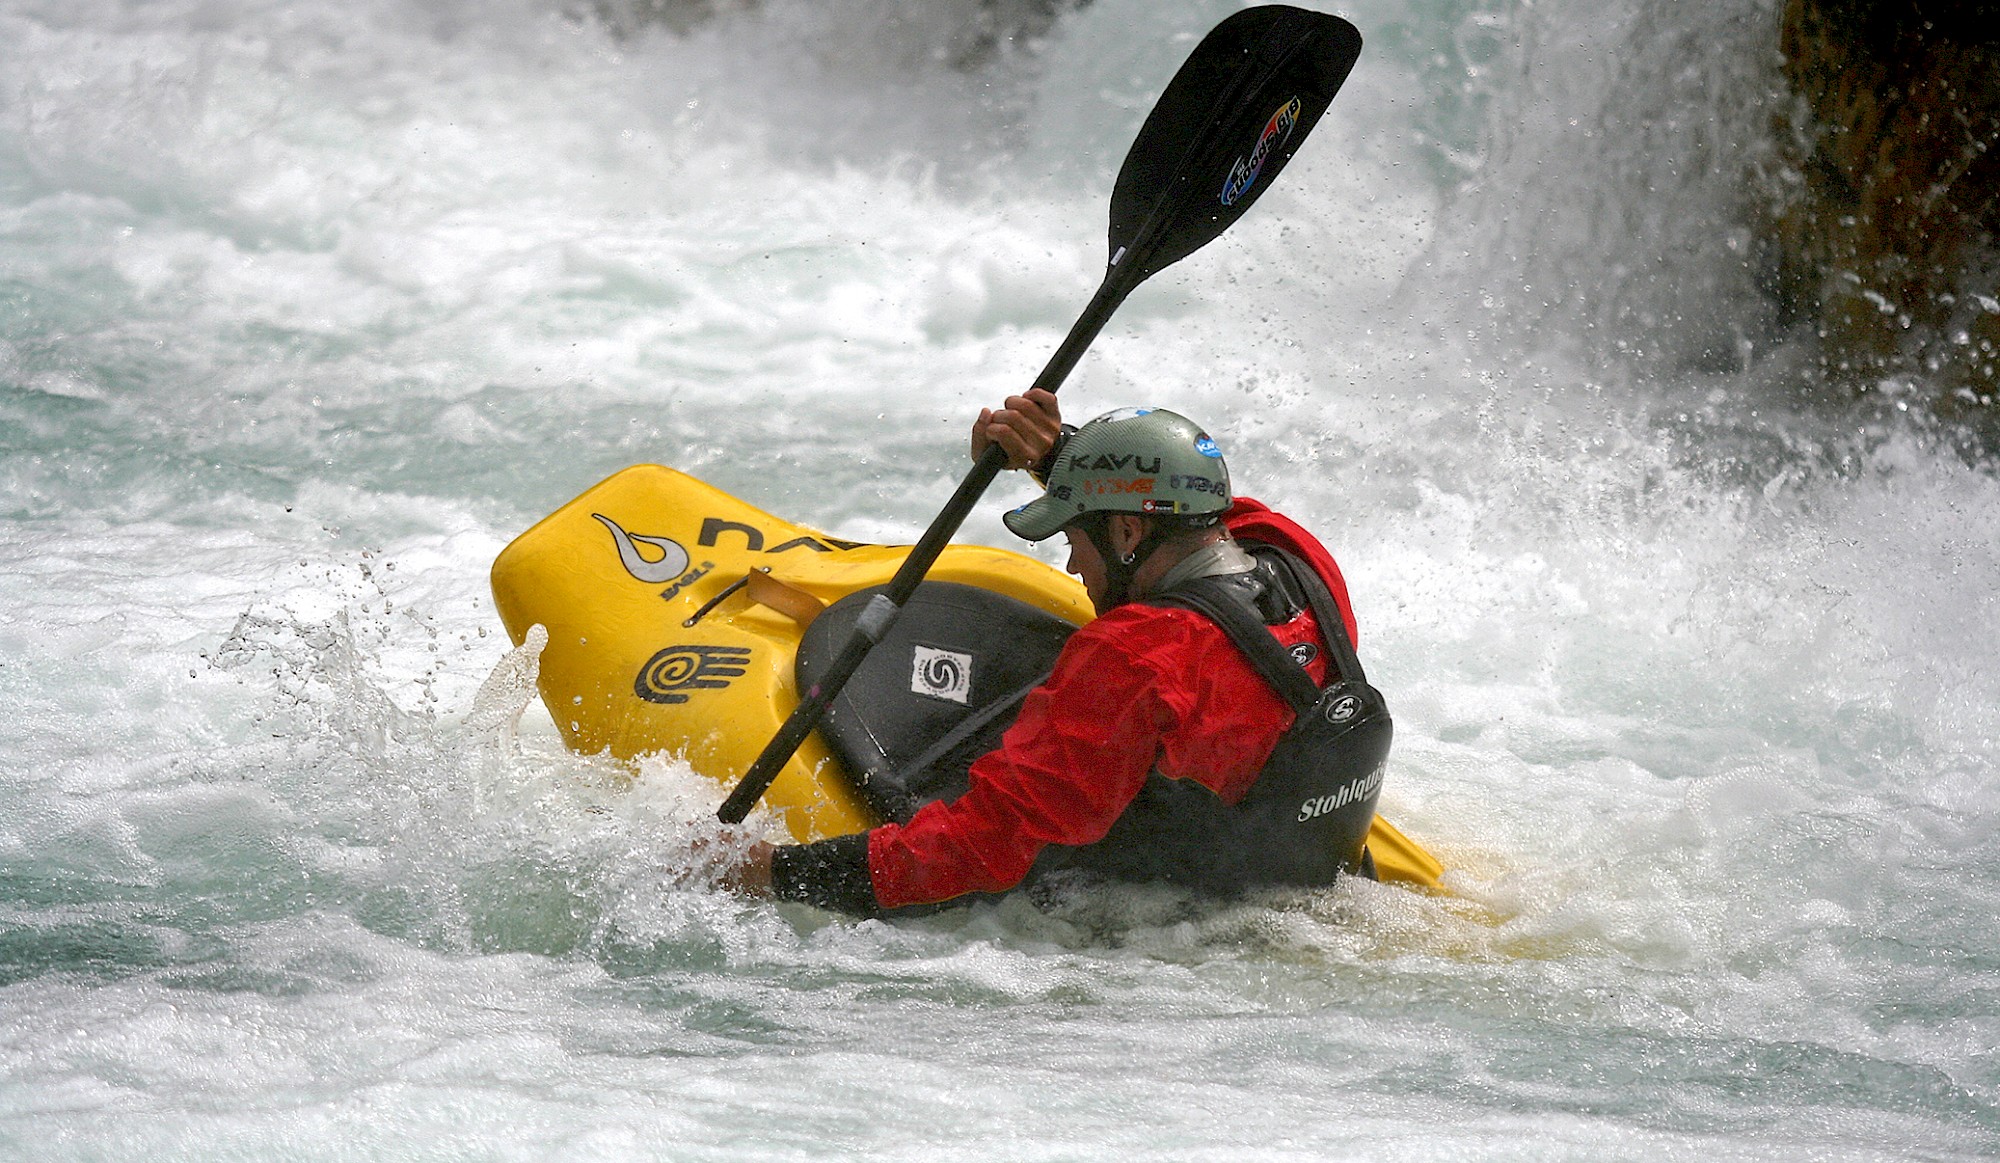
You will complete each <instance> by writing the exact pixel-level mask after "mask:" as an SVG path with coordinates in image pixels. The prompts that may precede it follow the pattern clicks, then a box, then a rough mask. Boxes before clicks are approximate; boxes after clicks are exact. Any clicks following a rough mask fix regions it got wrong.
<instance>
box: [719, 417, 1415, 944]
mask: <svg viewBox="0 0 2000 1163" xmlns="http://www.w3.org/2000/svg"><path fill="white" fill-rule="evenodd" d="M993 444H998V445H999V446H1000V447H1001V448H1002V449H1003V450H1004V451H1005V452H1006V454H1007V456H1008V463H1009V466H1010V467H1013V468H1027V469H1031V471H1033V472H1034V473H1035V475H1036V476H1037V478H1038V479H1039V480H1042V481H1043V483H1044V486H1045V491H1044V493H1043V495H1042V496H1041V497H1040V498H1038V499H1037V500H1035V501H1033V502H1031V503H1030V504H1027V505H1024V506H1022V507H1021V508H1019V509H1017V510H1015V511H1013V512H1011V513H1009V514H1007V515H1006V518H1005V520H1006V523H1007V526H1008V528H1010V529H1011V530H1013V531H1014V532H1015V533H1017V534H1019V535H1020V536H1022V537H1024V538H1026V539H1028V540H1031V541H1040V540H1044V539H1046V538H1048V537H1052V536H1054V535H1055V534H1057V533H1059V532H1060V533H1061V534H1063V535H1064V537H1066V538H1067V540H1068V542H1069V561H1068V565H1067V568H1068V570H1069V572H1070V573H1072V574H1075V575H1077V576H1078V577H1079V578H1080V579H1081V580H1082V581H1083V584H1084V588H1085V590H1086V591H1087V592H1088V594H1089V596H1090V599H1091V602H1092V604H1093V605H1094V606H1095V607H1096V609H1097V612H1098V617H1097V619H1096V620H1094V621H1092V622H1091V623H1090V624H1088V625H1086V626H1084V627H1082V628H1081V629H1079V630H1078V631H1077V632H1076V633H1075V634H1073V635H1071V637H1070V638H1069V639H1068V641H1067V643H1066V644H1065V645H1064V647H1063V649H1062V652H1061V654H1060V655H1059V656H1058V658H1057V660H1056V664H1055V669H1054V671H1053V672H1052V673H1051V674H1050V676H1049V678H1048V680H1047V681H1046V682H1045V683H1044V684H1043V685H1041V686H1040V687H1038V688H1036V689H1035V690H1034V691H1033V692H1032V693H1031V694H1029V695H1028V696H1027V698H1026V700H1025V701H1024V702H1023V703H1022V706H1021V711H1020V714H1019V716H1018V718H1016V720H1015V722H1014V724H1013V726H1012V727H1010V728H1009V729H1008V731H1007V732H1006V734H1005V735H1004V736H1003V738H1002V740H1001V744H1000V746H999V747H998V748H997V749H996V750H994V751H992V752H990V753H988V754H987V755H985V756H983V757H981V758H980V759H978V760H977V761H975V762H974V763H973V765H972V768H971V771H970V773H969V774H970V786H969V788H968V790H967V791H966V793H965V794H964V795H962V796H960V797H958V798H957V799H955V800H952V801H950V802H942V801H941V802H936V803H931V804H928V805H926V806H924V807H923V808H921V809H919V810H918V811H917V813H916V814H915V815H914V816H913V817H912V818H911V819H910V820H909V821H908V822H907V823H903V824H894V823H891V824H884V825H882V826H880V827H877V828H875V829H872V830H870V831H868V832H866V833H861V834H858V835H852V836H842V837H837V838H834V839H831V840H822V841H819V842H817V843H812V844H803V845H787V846H782V847H774V846H771V845H768V844H760V845H758V846H756V847H755V848H754V849H753V850H752V851H751V852H750V853H749V854H747V856H746V858H745V861H744V863H743V865H742V866H741V867H740V868H739V869H738V870H737V872H736V874H735V875H734V877H733V878H732V879H733V880H734V882H735V883H737V884H738V885H740V886H741V887H744V888H747V889H749V890H752V891H757V892H766V893H770V894H772V895H775V896H777V897H780V898H782V899H787V900H797V901H805V902H808V903H812V904H817V905H821V906H823V907H828V908H833V909H838V910H841V911H846V912H853V913H862V914H868V913H875V912H879V911H883V910H890V909H896V908H902V907H906V906H911V905H922V904H933V903H937V902H941V901H948V900H951V899H953V898H956V897H960V896H964V895H966V894H968V893H978V892H999V891H1005V890H1007V889H1011V888H1013V887H1015V886H1016V885H1018V884H1020V883H1021V881H1022V880H1023V879H1024V878H1025V877H1026V876H1027V875H1028V874H1029V872H1030V871H1031V869H1034V868H1035V867H1037V865H1038V864H1039V865H1040V866H1041V867H1043V868H1045V869H1049V868H1057V867H1065V866H1074V867H1081V868H1085V869H1092V870H1095V871H1098V872H1102V873H1107V874H1110V875H1113V876H1120V877H1127V878H1134V879H1155V878H1157V879H1163V880H1167V881H1171V882H1178V883H1186V884H1191V885H1194V886H1196V887H1201V888H1211V889H1221V890H1233V889H1242V888H1248V887H1255V886H1257V885H1260V884H1273V883H1291V884H1314V883H1323V882H1325V881H1328V880H1331V879H1332V878H1333V877H1334V876H1336V875H1338V874H1340V873H1342V872H1347V873H1361V874H1364V875H1372V866H1371V864H1370V861H1369V859H1368V855H1367V852H1366V849H1365V848H1364V847H1363V840H1364V838H1365V836H1366V834H1367V830H1368V825H1369V822H1370V820H1372V818H1373V816H1374V805H1375V800H1376V798H1377V794H1378V793H1379V791H1380V788H1381V775H1382V765H1383V761H1384V760H1385V759H1386V755H1387V750H1388V744H1389V735H1390V726H1389V719H1388V712H1387V710H1386V708H1385V707H1383V706H1382V704H1381V699H1380V696H1379V695H1378V694H1376V693H1375V691H1374V690H1373V688H1371V687H1368V686H1367V684H1366V682H1365V680H1364V679H1363V678H1362V675H1361V672H1360V665H1359V663H1358V662H1357V661H1356V660H1355V659H1354V654H1353V647H1352V642H1353V640H1354V636H1355V626H1354V620H1353V615H1352V613H1351V612H1350V610H1349V607H1348V599H1347V590H1346V584H1345V582H1344V581H1343V580H1342V578H1341V575H1340V569H1339V567H1338V566H1337V565H1335V564H1334V561H1333V558H1332V556H1331V555H1330V554H1328V553H1327V551H1326V549H1325V548H1324V547H1323V546H1322V545H1320V543H1319V542H1318V540H1317V539H1315V538H1314V537H1313V536H1312V535H1311V534H1310V533H1307V532H1306V531H1305V530H1304V529H1302V528H1300V527H1299V526H1298V525H1296V524H1294V523H1293V522H1292V521H1290V520H1289V519H1287V518H1285V517H1283V516H1281V515H1279V514H1277V513H1274V512H1272V511H1271V510H1269V509H1268V508H1266V507H1264V506H1263V505H1261V504H1258V503H1257V502H1255V501H1251V500H1248V499H1246V498H1237V497H1233V496H1232V494H1231V492H1230V488H1229V475H1228V469H1227V467H1226V466H1225V465H1224V463H1223V459H1222V453H1221V450H1220V449H1219V448H1217V446H1216V444H1215V442H1214V441H1213V440H1212V439H1211V438H1210V437H1209V436H1208V434H1207V433H1205V432H1203V431H1202V430H1201V429H1200V428H1199V427H1198V426H1196V425H1195V424H1194V423H1193V422H1191V421H1189V420H1187V419H1186V418H1185V417H1182V416H1179V415H1177V414H1175V413H1172V412H1168V411H1165V410H1163V409H1145V408H1130V409H1124V410H1121V411H1118V412H1113V413H1110V414H1108V415H1105V416H1102V417H1099V418H1098V419H1096V420H1093V421H1091V422H1090V423H1089V424H1086V425H1084V426H1083V427H1082V428H1080V429H1074V430H1065V429H1064V427H1063V425H1062V422H1061V414H1060V411H1059V409H1058V407H1057V404H1056V398H1055V396H1054V395H1053V394H1052V393H1049V392H1046V391H1041V390H1038V389H1037V390H1030V391H1029V392H1028V393H1027V394H1026V395H1025V396H1014V397H1010V398H1009V399H1008V400H1007V402H1006V403H1005V405H1003V406H1002V407H1001V408H1000V409H998V410H982V411H981V413H980V416H979V419H978V421H977V422H976V423H975V424H974V426H973V432H972V452H973V456H974V457H975V458H977V457H979V456H980V455H981V454H983V453H984V452H985V451H986V450H987V448H988V446H989V445H993ZM1329 680H1332V681H1329Z"/></svg>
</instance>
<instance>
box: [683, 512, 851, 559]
mask: <svg viewBox="0 0 2000 1163" xmlns="http://www.w3.org/2000/svg"><path fill="white" fill-rule="evenodd" d="M724 533H741V534H742V535H743V551H744V552H745V553H783V552H785V551H786V550H788V549H810V550H812V551H813V552H814V553H832V552H833V551H834V550H836V549H860V548H862V543H861V542H859V541H842V540H841V539H840V538H838V537H829V538H827V539H826V540H824V541H822V540H820V539H819V538H817V537H812V536H805V537H794V538H792V539H791V540H790V541H784V542H780V543H779V544H777V545H773V546H772V547H771V548H769V549H766V548H764V531H763V530H762V529H759V528H757V527H756V526H755V525H745V524H744V523H743V522H741V521H725V520H723V519H722V518H720V517H703V518H702V519H701V537H700V538H699V539H698V540H697V542H696V544H698V545H701V546H704V547H707V548H714V547H715V546H716V545H717V544H718V543H719V542H720V541H721V540H722V535H723V534H724Z"/></svg>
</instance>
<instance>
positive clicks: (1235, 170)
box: [1222, 97, 1299, 206]
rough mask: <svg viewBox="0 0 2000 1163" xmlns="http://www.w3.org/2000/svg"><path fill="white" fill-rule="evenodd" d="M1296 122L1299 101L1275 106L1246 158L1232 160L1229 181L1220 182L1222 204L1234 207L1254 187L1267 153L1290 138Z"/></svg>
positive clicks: (1295, 99) (1294, 99) (1294, 100)
mask: <svg viewBox="0 0 2000 1163" xmlns="http://www.w3.org/2000/svg"><path fill="white" fill-rule="evenodd" d="M1298 123H1299V99H1298V98H1297V97H1293V98H1292V99H1291V100H1289V101H1287V102H1285V103H1284V104H1283V105H1280V106H1278V111H1277V112H1276V113H1273V114H1271V119H1270V120H1269V121H1267V122H1265V123H1264V132H1262V133H1260V134H1258V135H1257V144H1256V145H1255V146H1252V147H1251V149H1250V156H1249V157H1247V158H1245V157H1240V158H1237V159H1236V164H1235V165H1234V166H1232V167H1231V168H1230V170H1229V180H1228V181H1226V182H1224V183H1222V204H1223V205H1224V206H1234V205H1236V201H1237V199H1239V198H1241V197H1243V195H1244V194H1247V193H1249V191H1250V187H1251V186H1254V185H1256V184H1257V175H1258V174H1259V173H1262V172H1263V169H1264V163H1265V162H1267V161H1269V160H1271V151H1272V150H1274V149H1276V148H1278V147H1279V146H1281V145H1283V144H1285V140H1286V139H1287V138H1289V137H1291V136H1292V127H1293V126H1295V125H1297V124H1298Z"/></svg>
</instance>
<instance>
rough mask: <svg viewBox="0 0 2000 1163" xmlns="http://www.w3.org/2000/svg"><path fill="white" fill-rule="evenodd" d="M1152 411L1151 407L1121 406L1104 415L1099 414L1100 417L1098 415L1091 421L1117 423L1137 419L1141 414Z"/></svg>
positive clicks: (1093, 422) (1095, 422) (1094, 422)
mask: <svg viewBox="0 0 2000 1163" xmlns="http://www.w3.org/2000/svg"><path fill="white" fill-rule="evenodd" d="M1151 411H1152V409H1151V408H1120V409H1118V410H1117V411H1115V412H1106V413H1105V414H1104V415H1102V416H1099V417H1098V418H1097V419H1095V420H1092V421H1091V423H1092V424H1115V423H1117V422H1118V421H1120V420H1133V419H1136V418H1138V417H1140V416H1144V415H1146V414H1148V413H1150V412H1151Z"/></svg>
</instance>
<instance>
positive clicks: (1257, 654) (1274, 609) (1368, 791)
mask: <svg viewBox="0 0 2000 1163" xmlns="http://www.w3.org/2000/svg"><path fill="white" fill-rule="evenodd" d="M1246 548H1248V549H1250V551H1251V552H1252V553H1253V554H1254V555H1255V557H1256V558H1257V568H1256V569H1255V570H1253V571H1251V572H1250V573H1247V574H1235V575H1229V576H1223V577H1206V578H1197V579H1195V580H1193V581H1190V582H1187V583H1184V584H1182V585H1179V586H1176V587H1175V588H1174V589H1172V590H1170V591H1168V592H1166V593H1163V594H1156V595H1151V596H1149V597H1147V598H1145V599H1142V600H1143V601H1145V602H1146V604H1148V605H1155V606H1179V607H1182V608H1185V609H1190V610H1194V611H1196V612H1197V613H1200V614H1202V615H1203V616H1205V617H1207V618H1208V619H1209V620H1211V621H1213V622H1214V623H1215V624H1216V625H1217V626H1218V627H1220V628H1221V629H1222V631H1223V633H1225V634H1227V635H1228V636H1229V640H1230V641H1231V642H1232V643H1234V644H1235V645H1236V648H1237V649H1238V650H1240V651H1242V652H1243V655H1244V657H1245V658H1246V659H1247V660H1248V661H1249V662H1250V664H1251V666H1252V667H1254V668H1255V669H1256V671H1257V673H1258V674H1259V675H1261V676H1262V677H1263V679H1264V681H1265V682H1267V683H1269V684H1270V686H1271V688H1272V689H1273V690H1275V691H1276V692H1277V693H1278V694H1279V695H1280V696H1281V697H1283V698H1284V699H1285V701H1286V702H1288V703H1290V704H1291V706H1292V709H1293V711H1294V712H1295V713H1296V715H1297V716H1298V718H1297V720H1296V721H1295V722H1294V723H1293V724H1292V726H1291V728H1290V729H1289V730H1287V731H1286V732H1285V734H1284V735H1283V736H1282V737H1280V738H1279V740H1278V744H1277V746H1276V747H1275V748H1273V749H1272V751H1271V756H1270V758H1269V759H1268V760H1266V761H1265V764H1264V768H1263V770H1262V771H1261V772H1260V773H1259V774H1258V776H1257V780H1256V782H1255V783H1253V784H1252V785H1251V787H1250V790H1249V791H1248V792H1247V793H1245V795H1244V797H1243V799H1242V800H1241V801H1240V802H1238V803H1237V804H1235V805H1233V806H1231V805H1228V804H1224V803H1223V802H1222V801H1221V800H1220V799H1218V798H1217V797H1216V795H1215V793H1214V792H1212V791H1210V790H1209V789H1208V788H1207V787H1205V786H1203V785H1202V784H1201V783H1199V782H1197V781H1195V780H1192V779H1168V778H1166V777H1165V776H1162V775H1160V774H1159V773H1157V772H1155V773H1154V774H1153V775H1152V776H1151V777H1149V778H1148V779H1147V781H1146V783H1145V786H1144V787H1143V788H1142V789H1141V790H1140V792H1139V795H1138V796H1137V798H1135V799H1134V800H1133V802H1132V805H1131V806H1130V807H1129V808H1127V809H1126V810H1125V813H1124V814H1123V815H1121V816H1120V817H1119V818H1118V821H1117V822H1116V823H1115V824H1113V825H1112V827H1111V831H1110V832H1109V833H1107V834H1106V835H1105V837H1104V839H1102V840H1100V841H1098V842H1097V843H1095V844H1090V845H1087V846H1084V847H1082V848H1075V849H1054V850H1051V852H1050V853H1049V854H1048V856H1047V858H1046V859H1045V860H1044V861H1043V862H1041V863H1040V864H1039V865H1038V868H1041V869H1042V870H1044V871H1046V870H1048V869H1051V868H1056V867H1084V868H1088V869H1091V870H1092V871H1095V872H1100V873H1103V874H1106V875H1110V876H1116V877H1119V878H1121V879H1130V880H1165V881H1168V882H1170V883H1176V884H1185V885H1189V886H1193V887H1198V888H1203V889H1207V890H1210V891H1218V892H1235V891H1240V890H1242V889H1246V888H1252V887H1256V886H1258V885H1273V884H1295V885H1320V884H1327V883H1330V882H1332V881H1333V880H1334V878H1335V877H1337V876H1340V875H1341V874H1343V873H1345V874H1356V875H1363V876H1367V877H1369V878H1371V879H1372V878H1373V877H1374V864H1373V862H1372V861H1371V860H1370V859H1369V857H1368V850H1367V847H1366V844H1367V839H1368V828H1369V825H1370V824H1371V823H1372V822H1373V820H1374V818H1375V802H1376V800H1377V798H1378V797H1379V796H1380V794H1381V790H1382V773H1383V770H1384V767H1385V766H1386V764H1387V762H1388V757H1389V746H1390V742H1391V740H1392V738H1393V736H1394V731H1395V728H1394V724H1393V723H1392V722H1391V720H1390V717H1389V708H1388V704H1387V703H1386V702H1385V701H1384V700H1383V698H1382V694H1381V692H1380V691H1377V690H1376V689H1375V688H1374V687H1372V686H1370V685H1368V680H1367V677H1366V675H1364V674H1363V672H1362V669H1361V661H1360V659H1358V658H1356V657H1355V654H1354V646H1353V643H1352V642H1350V641H1349V640H1348V637H1347V626H1346V623H1345V621H1344V620H1343V619H1342V618H1341V614H1340V609H1339V606H1338V605H1337V603H1335V601H1334V600H1333V594H1332V593H1331V592H1330V591H1329V590H1328V589H1327V586H1326V583H1325V582H1324V581H1322V580H1321V579H1320V577H1319V575H1318V574H1317V573H1316V572H1314V571H1313V570H1312V568H1311V567H1310V566H1307V565H1306V564H1304V563H1303V562H1301V561H1299V560H1298V559H1297V558H1295V557H1293V556H1292V555H1291V554H1289V553H1287V552H1285V551H1284V550H1281V549H1278V548H1276V547H1274V546H1266V545H1250V544H1247V543H1246ZM1305 605H1310V606H1311V608H1312V611H1313V615H1314V617H1315V618H1316V619H1318V621H1319V626H1320V632H1321V634H1322V635H1323V636H1324V637H1325V639H1326V642H1327V646H1328V647H1329V650H1330V652H1331V654H1332V657H1331V658H1330V659H1329V660H1328V662H1329V665H1328V667H1327V671H1328V680H1329V681H1328V683H1327V685H1326V687H1325V688H1324V689H1322V688H1320V687H1318V686H1316V685H1314V683H1313V681H1312V679H1311V678H1310V677H1308V676H1307V674H1306V671H1305V668H1304V667H1303V666H1302V665H1301V664H1300V663H1299V662H1297V661H1295V660H1294V659H1293V658H1292V657H1291V655H1290V654H1289V653H1288V652H1287V651H1286V649H1285V648H1284V647H1283V646H1282V645H1280V644H1279V642H1278V640H1277V638H1276V637H1275V636H1273V635H1272V633H1271V632H1270V630H1269V629H1268V625H1267V622H1268V623H1277V622H1282V621H1286V620H1289V618H1290V617H1291V616H1292V615H1294V614H1296V612H1297V611H1298V610H1299V609H1301V608H1303V607H1304V606H1305Z"/></svg>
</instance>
